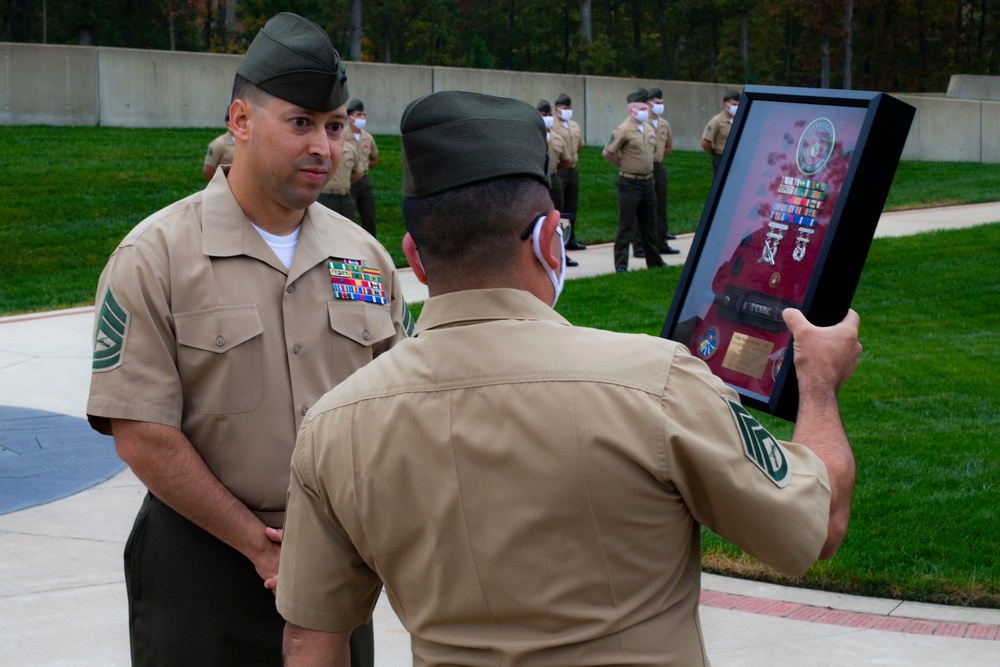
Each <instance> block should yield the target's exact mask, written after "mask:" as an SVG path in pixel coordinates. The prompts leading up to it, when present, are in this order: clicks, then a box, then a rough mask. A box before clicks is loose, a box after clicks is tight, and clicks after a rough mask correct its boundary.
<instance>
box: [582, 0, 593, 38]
mask: <svg viewBox="0 0 1000 667" xmlns="http://www.w3.org/2000/svg"><path fill="white" fill-rule="evenodd" d="M580 35H581V36H582V37H583V43H584V44H586V45H587V48H590V47H591V46H593V45H594V26H593V23H592V22H591V11H590V0H580Z"/></svg>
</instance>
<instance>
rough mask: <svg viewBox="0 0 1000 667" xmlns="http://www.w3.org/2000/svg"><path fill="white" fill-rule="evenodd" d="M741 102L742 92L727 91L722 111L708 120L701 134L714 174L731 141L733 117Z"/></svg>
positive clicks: (703, 147) (702, 145)
mask: <svg viewBox="0 0 1000 667" xmlns="http://www.w3.org/2000/svg"><path fill="white" fill-rule="evenodd" d="M739 103H740V94H739V92H737V91H735V90H729V91H726V94H725V95H724V96H723V98H722V111H720V112H719V113H718V114H716V115H715V116H712V118H711V119H710V120H709V121H708V125H706V126H705V131H704V132H702V134H701V149H702V150H703V151H705V152H706V153H708V154H709V155H711V156H712V175H713V176H714V175H715V173H716V172H717V171H718V170H719V163H720V162H721V161H722V153H723V151H725V150H726V143H727V142H728V141H729V131H730V130H731V129H732V128H733V118H734V117H735V116H736V110H737V107H738V106H739Z"/></svg>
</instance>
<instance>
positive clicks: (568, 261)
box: [566, 257, 580, 266]
mask: <svg viewBox="0 0 1000 667" xmlns="http://www.w3.org/2000/svg"><path fill="white" fill-rule="evenodd" d="M566 266H580V262H578V261H576V260H575V259H570V258H569V257H567V258H566Z"/></svg>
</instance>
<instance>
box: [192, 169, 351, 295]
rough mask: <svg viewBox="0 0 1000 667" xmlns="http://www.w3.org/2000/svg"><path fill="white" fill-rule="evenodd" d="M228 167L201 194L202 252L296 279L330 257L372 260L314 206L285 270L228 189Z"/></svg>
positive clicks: (338, 224)
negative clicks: (250, 261) (255, 263)
mask: <svg viewBox="0 0 1000 667" xmlns="http://www.w3.org/2000/svg"><path fill="white" fill-rule="evenodd" d="M228 172H229V168H228V167H224V168H222V169H217V170H216V171H215V176H213V177H212V180H211V181H209V183H208V186H207V187H206V188H205V190H204V191H203V193H202V217H201V219H202V252H204V253H205V255H207V256H209V257H235V256H238V255H247V256H248V257H254V258H256V259H259V260H261V261H262V262H265V263H267V264H270V265H271V266H273V267H274V268H276V269H278V270H279V271H281V272H282V273H284V272H286V271H287V272H288V278H289V280H294V279H295V278H297V277H298V276H300V275H302V274H303V273H305V272H306V271H308V270H309V269H310V268H312V267H313V266H315V265H316V264H317V263H319V262H321V261H325V260H326V259H327V258H329V257H337V258H343V259H356V260H362V261H363V260H366V259H369V258H368V257H367V256H366V255H365V253H364V252H363V251H362V250H361V249H359V248H358V247H357V246H356V245H355V244H354V243H353V242H352V241H351V240H350V239H349V238H348V237H347V236H346V235H345V234H344V232H343V225H345V224H347V223H345V222H343V221H342V220H338V219H337V218H335V217H334V216H333V214H332V213H330V212H329V211H328V210H327V209H325V208H324V207H322V206H320V205H319V204H312V205H311V206H309V208H307V209H306V213H305V215H304V216H303V218H302V223H301V226H300V228H299V242H298V245H297V246H296V249H295V260H294V262H293V263H292V268H291V269H290V270H288V269H286V268H285V266H284V265H283V264H282V263H281V261H280V260H278V258H277V257H276V256H275V254H274V252H273V251H272V250H271V249H270V248H269V247H268V245H267V242H266V241H264V239H263V238H262V237H261V235H260V234H258V233H257V230H256V229H254V228H253V225H252V224H250V220H249V219H248V218H247V217H246V214H244V213H243V209H242V208H240V205H239V202H237V201H236V197H235V196H234V195H233V191H232V189H231V188H230V187H229V181H228V180H227V179H226V175H227V173H228Z"/></svg>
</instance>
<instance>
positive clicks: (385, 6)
mask: <svg viewBox="0 0 1000 667" xmlns="http://www.w3.org/2000/svg"><path fill="white" fill-rule="evenodd" d="M382 45H383V46H382V48H383V49H384V50H385V62H387V63H391V62H392V38H391V37H389V0H382Z"/></svg>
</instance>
